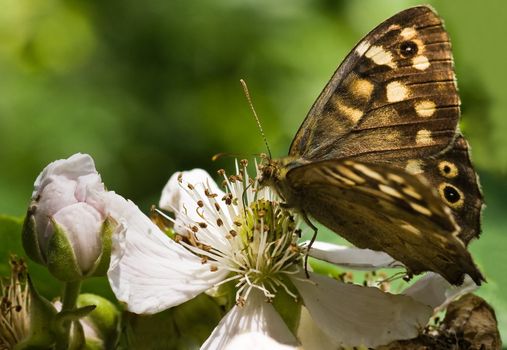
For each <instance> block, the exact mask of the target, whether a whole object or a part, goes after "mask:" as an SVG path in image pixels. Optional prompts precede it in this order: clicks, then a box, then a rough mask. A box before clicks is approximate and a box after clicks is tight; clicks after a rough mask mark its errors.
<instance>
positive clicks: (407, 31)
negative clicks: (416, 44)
mask: <svg viewBox="0 0 507 350" xmlns="http://www.w3.org/2000/svg"><path fill="white" fill-rule="evenodd" d="M400 35H401V36H402V37H403V39H405V40H410V39H412V38H413V37H415V36H416V35H417V31H416V30H415V28H414V27H408V28H404V29H403V30H402V31H401V33H400Z"/></svg>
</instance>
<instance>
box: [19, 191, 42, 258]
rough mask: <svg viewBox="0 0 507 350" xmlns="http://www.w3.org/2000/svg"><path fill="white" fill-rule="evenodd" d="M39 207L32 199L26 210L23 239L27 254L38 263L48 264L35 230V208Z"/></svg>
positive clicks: (22, 232)
mask: <svg viewBox="0 0 507 350" xmlns="http://www.w3.org/2000/svg"><path fill="white" fill-rule="evenodd" d="M36 209H37V206H36V202H35V201H32V203H31V204H30V207H29V209H28V211H27V212H26V217H25V221H24V222H23V229H22V231H21V240H22V243H23V249H24V250H25V253H26V255H28V256H29V257H30V259H32V260H33V261H35V262H36V263H38V264H41V265H46V262H45V259H44V257H43V255H42V251H41V249H40V244H39V239H38V238H37V232H36V231H35V217H34V214H35V210H36Z"/></svg>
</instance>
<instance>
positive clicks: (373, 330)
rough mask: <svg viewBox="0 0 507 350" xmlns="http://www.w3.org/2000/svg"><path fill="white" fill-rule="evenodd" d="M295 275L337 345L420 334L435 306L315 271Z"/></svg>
mask: <svg viewBox="0 0 507 350" xmlns="http://www.w3.org/2000/svg"><path fill="white" fill-rule="evenodd" d="M310 276H311V277H310V281H311V282H308V281H304V280H302V279H297V278H293V279H292V281H293V283H294V285H295V286H296V288H297V289H298V291H299V293H300V295H301V297H302V298H303V301H304V304H305V305H306V307H307V308H308V311H309V312H310V314H311V315H312V317H313V319H314V321H315V323H317V325H318V326H319V327H320V328H321V329H322V331H323V332H325V333H326V334H327V335H328V336H329V337H330V338H331V339H332V340H333V341H334V342H335V345H337V346H360V345H362V346H366V347H376V346H379V345H383V344H387V343H389V342H391V341H393V340H400V339H410V338H413V337H416V336H417V335H418V333H419V330H421V329H422V328H424V326H425V325H426V323H427V322H428V319H429V318H430V316H431V315H432V309H431V308H430V307H429V306H427V305H424V304H421V303H419V302H417V301H415V300H413V299H412V298H410V297H407V296H405V295H394V294H390V293H385V292H382V291H381V290H380V289H378V288H374V287H363V286H359V285H354V284H347V283H343V282H340V281H337V280H334V279H331V278H328V277H325V276H320V275H317V274H314V273H311V274H310Z"/></svg>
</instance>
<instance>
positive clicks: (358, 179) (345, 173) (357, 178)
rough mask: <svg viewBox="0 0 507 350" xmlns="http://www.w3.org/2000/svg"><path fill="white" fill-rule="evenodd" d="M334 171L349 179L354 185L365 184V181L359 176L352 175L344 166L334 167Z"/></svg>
mask: <svg viewBox="0 0 507 350" xmlns="http://www.w3.org/2000/svg"><path fill="white" fill-rule="evenodd" d="M336 169H337V170H338V171H339V172H340V173H341V174H342V175H343V176H345V177H348V178H349V179H351V180H352V181H354V182H355V183H358V184H362V183H364V182H366V180H365V179H363V178H362V177H361V176H359V175H357V174H356V173H354V172H353V171H352V170H350V169H349V168H347V167H345V166H341V165H338V166H337V167H336Z"/></svg>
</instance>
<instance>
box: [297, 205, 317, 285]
mask: <svg viewBox="0 0 507 350" xmlns="http://www.w3.org/2000/svg"><path fill="white" fill-rule="evenodd" d="M301 216H302V217H303V220H304V221H305V223H306V224H307V225H308V226H310V228H311V229H312V230H313V236H312V238H311V239H310V244H308V247H307V249H306V253H305V262H304V266H305V274H306V278H310V274H309V273H308V256H309V252H310V249H311V248H312V245H313V243H314V242H315V239H316V238H317V231H318V229H317V227H316V226H315V225H314V224H312V222H311V221H310V219H309V218H308V215H306V212H304V211H302V212H301Z"/></svg>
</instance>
